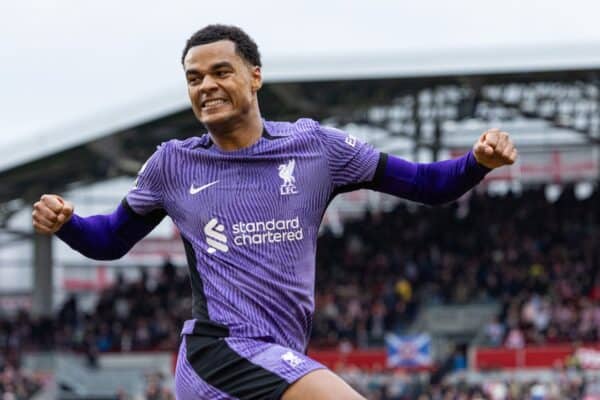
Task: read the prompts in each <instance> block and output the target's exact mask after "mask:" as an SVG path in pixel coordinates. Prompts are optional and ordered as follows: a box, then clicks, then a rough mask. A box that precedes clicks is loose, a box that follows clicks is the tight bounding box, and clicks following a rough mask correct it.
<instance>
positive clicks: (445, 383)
mask: <svg viewBox="0 0 600 400" xmlns="http://www.w3.org/2000/svg"><path fill="white" fill-rule="evenodd" d="M2 8H3V9H2V12H1V13H0V35H1V37H2V40H1V41H0V57H1V60H2V64H1V67H0V68H1V69H0V71H2V95H1V96H0V121H2V122H1V125H0V127H1V132H2V133H1V135H0V183H1V184H0V389H1V391H2V393H3V395H5V396H7V397H6V398H30V397H31V398H65V399H66V398H89V399H91V398H96V399H98V398H155V399H159V398H169V396H170V392H171V386H172V366H173V356H174V351H175V349H176V346H177V343H178V340H179V338H178V331H179V328H180V326H181V322H182V320H184V319H186V318H187V317H188V315H189V314H190V311H189V306H190V304H189V284H188V282H187V277H186V274H185V271H186V268H184V267H185V261H184V257H183V248H182V246H181V244H180V242H179V239H178V237H177V232H176V231H175V229H174V227H173V226H172V224H170V222H169V221H166V222H164V223H163V224H161V226H159V227H158V228H157V229H156V230H155V231H154V232H153V233H152V234H151V235H150V236H149V237H148V238H147V239H145V240H144V241H143V242H141V243H140V244H139V245H138V246H137V247H136V248H134V250H133V251H132V252H131V254H129V255H128V256H126V257H124V258H123V259H122V260H119V261H115V262H110V263H108V262H96V261H92V260H87V259H85V258H83V257H82V256H80V255H78V254H76V253H74V252H73V251H71V250H70V249H68V248H67V247H66V246H64V245H63V244H62V243H59V242H58V241H57V240H49V239H47V238H44V237H40V236H36V235H33V233H32V229H31V227H30V222H29V218H30V212H31V208H30V207H31V204H32V203H33V202H34V201H35V199H37V198H38V197H39V195H40V194H41V193H44V192H58V193H61V194H63V195H64V196H65V197H66V198H68V199H69V200H71V201H73V202H74V203H75V205H76V211H77V212H78V213H80V214H82V215H89V214H92V213H98V212H108V211H110V210H112V209H113V208H114V206H115V205H116V204H117V203H118V201H120V199H121V198H122V196H123V195H124V193H125V192H126V191H127V190H128V188H129V187H130V186H131V184H132V181H133V176H134V175H135V173H136V172H137V170H138V169H139V167H140V166H141V164H142V163H143V161H144V160H145V159H146V158H147V157H148V156H149V155H150V154H151V153H152V151H153V149H154V148H155V146H156V145H157V144H159V143H160V142H161V141H163V140H167V139H169V138H174V137H187V136H190V135H194V134H198V133H200V132H202V128H201V127H200V126H199V124H198V123H197V122H196V121H195V120H194V117H193V115H192V113H191V110H190V109H189V107H188V105H187V99H186V92H185V86H184V81H183V79H182V74H181V69H180V65H179V57H180V51H181V49H182V47H183V43H184V41H185V39H186V38H187V37H188V36H189V35H190V34H191V33H192V32H193V31H195V30H196V29H198V28H199V27H201V26H203V25H205V24H207V23H212V22H225V23H232V24H237V25H239V26H241V27H243V28H244V29H246V30H247V31H248V32H249V33H250V34H251V35H252V36H253V37H254V39H255V40H256V41H257V43H258V44H259V48H260V50H261V53H262V55H263V63H264V65H265V67H264V70H263V71H264V77H265V81H266V84H265V87H264V88H263V90H262V92H261V94H260V101H261V107H262V112H263V115H264V116H265V117H267V118H269V119H295V118H298V117H300V116H309V117H313V118H315V119H318V120H320V121H322V122H324V123H326V124H329V125H332V126H337V127H340V128H343V129H345V130H347V131H348V132H349V133H352V134H353V135H355V136H357V137H359V138H360V139H361V140H366V141H369V142H371V143H373V144H374V145H375V146H376V147H377V148H379V149H381V150H384V151H387V152H390V153H393V154H397V155H399V156H402V157H405V158H408V159H411V160H415V161H422V162H427V161H432V160H437V159H444V158H448V157H452V156H455V155H458V154H460V153H462V152H464V151H466V150H467V149H469V148H470V147H471V145H472V143H473V142H474V140H475V139H476V138H477V136H478V135H479V134H480V133H481V132H482V131H483V130H485V129H486V128H488V127H490V126H499V127H501V128H502V129H504V130H507V131H509V132H510V133H511V134H512V137H513V139H514V141H515V142H516V144H517V147H518V148H519V151H520V155H521V156H520V159H519V162H518V163H517V164H516V165H515V166H512V167H510V168H504V169H503V170H500V171H497V172H494V173H492V174H490V176H489V177H488V178H487V179H486V181H485V182H484V183H483V184H482V185H481V186H480V187H478V189H477V190H475V191H474V192H473V193H471V194H468V195H466V196H464V197H463V198H462V199H461V200H459V201H458V202H457V203H455V204H452V205H448V206H445V207H442V208H426V207H420V206H417V205H415V204H411V203H406V202H400V201H398V200H395V199H392V198H389V197H387V196H381V195H379V194H377V193H373V192H357V193H353V194H349V195H346V196H344V197H342V198H339V199H338V200H336V201H335V202H334V203H333V204H332V205H331V207H330V209H329V211H328V213H327V215H326V217H325V221H324V224H323V227H322V234H321V238H320V243H319V247H320V251H319V254H318V271H317V286H316V294H317V297H316V300H317V310H316V315H315V324H314V331H313V338H312V341H311V343H312V347H311V353H312V354H313V355H314V356H315V358H318V359H320V360H323V361H324V362H326V363H328V365H330V366H331V368H333V369H334V370H335V371H337V372H339V373H340V374H342V376H344V377H345V378H346V379H347V380H348V381H349V382H351V384H353V385H354V386H355V387H356V388H357V389H359V390H360V391H361V392H362V393H364V394H365V395H367V396H368V398H373V399H401V398H402V399H403V398H423V399H428V398H431V399H438V398H444V399H446V398H452V399H454V398H467V399H471V398H473V399H475V398H493V399H505V398H506V399H508V398H513V399H514V398H519V399H521V398H522V399H529V398H531V399H553V398H556V399H567V398H588V399H594V398H599V396H600V383H599V382H600V381H598V368H600V353H599V352H598V350H599V349H600V346H598V340H599V336H600V277H598V274H597V269H598V268H597V267H598V262H599V261H600V260H599V253H598V240H599V235H600V233H599V232H600V231H599V228H600V227H599V223H600V219H599V217H600V215H599V210H598V197H599V194H598V191H597V181H598V168H599V161H600V160H599V159H598V142H599V140H600V118H599V114H598V107H599V100H600V94H599V91H600V81H599V75H598V74H599V73H600V51H599V50H600V30H598V29H597V26H596V21H595V15H597V12H598V6H597V5H596V4H595V3H594V2H592V1H587V2H586V1H571V2H569V3H568V5H567V4H564V3H563V2H558V1H545V2H541V1H531V2H516V1H506V2H502V3H491V2H475V1H466V0H463V1H454V2H452V3H446V2H439V1H432V0H429V1H421V2H419V4H403V3H400V2H396V3H393V4H392V3H391V2H379V3H367V2H341V1H331V2H316V1H308V2H303V3H302V4H295V5H291V4H288V5H286V6H283V5H282V4H279V3H275V2H268V1H259V2H253V3H252V5H250V4H246V3H244V2H233V3H229V4H228V5H227V6H224V5H222V4H205V3H204V2H203V3H199V2H171V3H169V4H166V3H165V4H153V5H149V4H148V3H147V2H137V1H128V2H125V3H117V2H116V1H115V2H111V1H107V2H103V3H102V4H84V3H76V2H71V1H54V2H48V1H45V2H42V1H24V2H19V3H16V2H15V3H9V4H4V5H3V6H2ZM390 334H393V335H396V336H390ZM386 339H387V340H386ZM389 363H395V364H394V366H392V365H391V364H389ZM11 393H13V395H12V396H14V397H10V396H11ZM419 396H421V397H419ZM461 396H462V397H461Z"/></svg>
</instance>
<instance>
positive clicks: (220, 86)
mask: <svg viewBox="0 0 600 400" xmlns="http://www.w3.org/2000/svg"><path fill="white" fill-rule="evenodd" d="M183 67H184V70H185V77H186V80H187V85H188V95H189V96H190V101H191V102H192V109H193V110H194V114H195V115H196V118H198V120H199V121H200V122H202V123H203V124H204V125H205V126H206V127H207V128H208V129H209V130H211V131H212V130H213V129H214V130H219V129H220V130H222V129H224V128H225V129H226V128H227V127H231V126H235V125H238V124H240V123H242V124H243V123H244V122H245V120H247V119H248V118H252V116H254V115H260V114H259V113H255V111H258V100H257V96H256V93H257V92H258V90H259V89H260V87H261V85H262V77H261V72H260V67H258V66H251V65H249V63H248V62H246V61H245V60H244V59H243V58H242V57H241V56H240V55H239V54H238V53H237V52H236V48H235V44H234V43H233V42H232V41H229V40H220V41H217V42H213V43H208V44H203V45H199V46H194V47H191V48H190V49H189V51H188V52H187V54H186V55H185V58H184V60H183Z"/></svg>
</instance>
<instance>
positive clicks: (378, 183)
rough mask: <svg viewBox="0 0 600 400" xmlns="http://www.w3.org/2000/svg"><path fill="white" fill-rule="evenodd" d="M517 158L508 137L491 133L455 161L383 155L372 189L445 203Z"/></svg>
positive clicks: (497, 131)
mask: <svg viewBox="0 0 600 400" xmlns="http://www.w3.org/2000/svg"><path fill="white" fill-rule="evenodd" d="M516 158H517V151H516V149H515V147H514V145H513V143H512V141H511V140H510V137H509V135H508V134H507V133H506V132H502V131H500V130H499V129H490V130H488V131H486V132H485V133H483V134H482V135H481V137H480V138H479V139H478V140H477V142H476V143H475V145H474V146H473V150H472V151H470V152H468V153H467V154H465V155H464V156H462V157H460V158H456V159H453V160H446V161H439V162H433V163H426V164H425V163H424V164H420V163H412V162H409V161H406V160H403V159H401V158H397V157H394V156H388V155H386V154H382V155H381V160H380V166H379V168H378V172H377V174H376V177H375V180H374V181H373V183H372V184H371V188H372V189H374V190H378V191H381V192H385V193H389V194H392V195H395V196H399V197H403V198H406V199H409V200H414V201H418V202H421V203H424V204H430V205H434V204H441V203H446V202H449V201H452V200H456V199H457V198H459V197H460V196H461V195H463V194H464V193H465V192H467V191H468V190H469V189H471V188H473V187H474V186H475V185H477V183H479V182H480V181H481V180H482V179H483V177H484V176H485V174H487V173H488V172H489V171H491V170H492V169H493V168H497V167H500V166H502V165H507V164H512V163H514V162H515V160H516Z"/></svg>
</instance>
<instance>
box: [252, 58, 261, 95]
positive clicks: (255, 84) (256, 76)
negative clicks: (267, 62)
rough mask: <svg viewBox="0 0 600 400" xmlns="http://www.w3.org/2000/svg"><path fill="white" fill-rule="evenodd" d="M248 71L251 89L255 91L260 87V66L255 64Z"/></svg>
mask: <svg viewBox="0 0 600 400" xmlns="http://www.w3.org/2000/svg"><path fill="white" fill-rule="evenodd" d="M250 73H251V74H252V91H253V92H254V93H256V92H258V91H259V90H260V88H261V87H262V72H261V70H260V67H259V66H258V65H255V66H253V67H252V69H251V70H250Z"/></svg>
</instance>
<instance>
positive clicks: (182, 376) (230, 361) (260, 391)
mask: <svg viewBox="0 0 600 400" xmlns="http://www.w3.org/2000/svg"><path fill="white" fill-rule="evenodd" d="M320 368H325V367H324V366H323V365H322V364H320V363H318V362H316V361H314V360H313V359H311V358H309V357H308V356H306V355H305V354H302V353H299V352H296V351H294V350H291V349H289V348H286V347H283V346H280V345H278V344H274V343H267V342H264V341H260V340H255V339H247V338H233V337H212V336H199V335H184V336H183V340H182V342H181V346H180V349H179V355H178V359H177V369H176V373H175V393H176V396H177V399H180V400H189V399H210V400H213V399H214V400H221V399H241V400H251V399H252V400H254V399H255V400H268V399H280V398H281V396H282V395H283V393H284V392H285V391H286V389H287V388H288V387H289V386H290V385H291V384H292V383H293V382H295V381H296V380H298V379H299V378H301V377H302V376H304V375H306V374H307V373H309V372H311V371H314V370H316V369H320Z"/></svg>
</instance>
